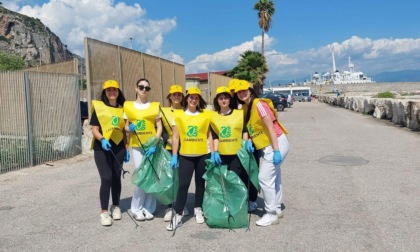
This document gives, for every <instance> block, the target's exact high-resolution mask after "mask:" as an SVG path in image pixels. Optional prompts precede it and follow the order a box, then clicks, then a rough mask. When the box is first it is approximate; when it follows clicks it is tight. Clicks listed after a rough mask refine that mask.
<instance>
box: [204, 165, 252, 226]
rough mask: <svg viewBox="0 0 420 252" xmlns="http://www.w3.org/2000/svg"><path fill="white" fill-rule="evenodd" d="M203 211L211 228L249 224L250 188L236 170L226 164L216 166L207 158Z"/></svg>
mask: <svg viewBox="0 0 420 252" xmlns="http://www.w3.org/2000/svg"><path fill="white" fill-rule="evenodd" d="M206 163H207V165H206V170H207V171H206V173H205V174H204V175H203V178H204V180H206V189H205V191H204V201H203V211H204V216H205V217H206V223H207V225H208V226H209V227H211V228H245V227H247V226H248V204H247V199H248V190H247V189H246V186H245V185H244V183H243V182H242V180H241V179H240V178H239V177H238V175H236V173H235V172H232V171H228V170H227V166H226V165H222V166H218V167H215V166H214V164H213V163H212V162H211V161H210V160H206Z"/></svg>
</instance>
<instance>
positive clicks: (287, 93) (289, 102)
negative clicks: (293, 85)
mask: <svg viewBox="0 0 420 252" xmlns="http://www.w3.org/2000/svg"><path fill="white" fill-rule="evenodd" d="M274 93H275V94H282V95H284V96H286V97H287V107H288V108H291V107H292V105H293V102H294V101H295V97H294V96H293V95H292V94H291V93H290V91H276V92H274Z"/></svg>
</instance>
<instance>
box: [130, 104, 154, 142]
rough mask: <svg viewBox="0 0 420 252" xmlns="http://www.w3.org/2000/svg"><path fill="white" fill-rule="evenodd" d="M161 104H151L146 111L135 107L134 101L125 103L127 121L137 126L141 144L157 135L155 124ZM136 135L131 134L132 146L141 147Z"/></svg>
mask: <svg viewBox="0 0 420 252" xmlns="http://www.w3.org/2000/svg"><path fill="white" fill-rule="evenodd" d="M159 106H160V103H159V102H151V103H150V106H149V107H148V108H147V109H145V110H139V109H136V108H135V107H134V101H126V102H125V103H124V112H125V114H126V116H127V120H128V121H129V122H131V123H134V125H136V133H137V136H138V138H139V139H140V141H141V143H142V144H144V143H146V142H147V140H148V139H149V138H151V137H152V136H155V135H156V129H155V122H156V118H157V116H158V115H159ZM137 136H136V134H135V133H131V132H130V146H131V147H140V146H141V145H140V143H139V140H138V138H137Z"/></svg>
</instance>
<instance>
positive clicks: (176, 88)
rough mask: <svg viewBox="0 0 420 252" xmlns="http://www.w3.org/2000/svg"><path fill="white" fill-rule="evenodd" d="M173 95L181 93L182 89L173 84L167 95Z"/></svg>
mask: <svg viewBox="0 0 420 252" xmlns="http://www.w3.org/2000/svg"><path fill="white" fill-rule="evenodd" d="M173 93H182V87H181V86H180V85H177V84H174V85H172V86H171V87H170V88H169V94H173Z"/></svg>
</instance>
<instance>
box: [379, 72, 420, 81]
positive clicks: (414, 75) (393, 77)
mask: <svg viewBox="0 0 420 252" xmlns="http://www.w3.org/2000/svg"><path fill="white" fill-rule="evenodd" d="M372 79H373V80H374V81H376V82H420V70H402V71H395V72H382V73H379V74H376V75H373V76H372Z"/></svg>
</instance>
